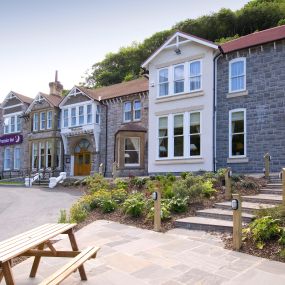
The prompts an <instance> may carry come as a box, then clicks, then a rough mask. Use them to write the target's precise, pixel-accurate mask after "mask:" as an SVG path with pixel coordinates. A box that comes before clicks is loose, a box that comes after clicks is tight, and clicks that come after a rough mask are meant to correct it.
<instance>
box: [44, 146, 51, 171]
mask: <svg viewBox="0 0 285 285" xmlns="http://www.w3.org/2000/svg"><path fill="white" fill-rule="evenodd" d="M49 146H50V157H51V162H50V164H51V166H50V167H49V166H48V157H49V154H48V150H49ZM45 167H46V168H48V169H50V168H51V167H52V143H51V142H50V141H46V145H45Z"/></svg>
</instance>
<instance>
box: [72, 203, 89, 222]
mask: <svg viewBox="0 0 285 285" xmlns="http://www.w3.org/2000/svg"><path fill="white" fill-rule="evenodd" d="M87 214H88V212H87V210H86V208H85V207H84V205H83V204H82V203H80V202H79V201H78V202H76V203H75V204H73V205H72V207H71V208H70V222H71V223H80V222H83V221H84V220H85V219H86V217H87Z"/></svg>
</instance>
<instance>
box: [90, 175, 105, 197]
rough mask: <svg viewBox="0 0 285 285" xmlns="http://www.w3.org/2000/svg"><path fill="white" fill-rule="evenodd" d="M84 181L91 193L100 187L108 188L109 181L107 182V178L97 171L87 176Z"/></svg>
mask: <svg viewBox="0 0 285 285" xmlns="http://www.w3.org/2000/svg"><path fill="white" fill-rule="evenodd" d="M86 183H87V185H88V189H89V191H90V192H91V193H94V192H96V191H99V190H101V189H108V187H109V183H108V182H107V180H106V179H105V178H104V177H103V176H102V175H100V174H98V173H95V174H94V175H93V176H89V177H87V178H86Z"/></svg>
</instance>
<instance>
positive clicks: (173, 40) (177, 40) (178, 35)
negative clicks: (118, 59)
mask: <svg viewBox="0 0 285 285" xmlns="http://www.w3.org/2000/svg"><path fill="white" fill-rule="evenodd" d="M188 42H196V43H199V44H201V45H204V46H207V47H210V48H213V49H218V46H217V45H216V44H214V43H213V42H211V41H208V40H205V39H202V38H200V37H197V36H194V35H190V34H187V33H184V32H180V31H177V32H175V33H174V34H173V35H172V36H171V37H169V38H168V39H167V40H166V41H165V42H164V44H163V45H162V46H161V47H159V48H158V49H157V50H156V51H155V52H154V53H153V54H152V55H151V56H150V57H149V58H148V59H147V60H146V61H145V62H144V63H143V64H142V67H143V68H146V67H147V65H148V64H149V63H150V62H151V61H152V60H153V59H154V58H155V57H156V56H157V55H158V54H159V53H160V52H161V51H162V50H164V49H166V48H170V47H174V48H175V47H176V48H178V47H179V45H183V44H186V43H188Z"/></svg>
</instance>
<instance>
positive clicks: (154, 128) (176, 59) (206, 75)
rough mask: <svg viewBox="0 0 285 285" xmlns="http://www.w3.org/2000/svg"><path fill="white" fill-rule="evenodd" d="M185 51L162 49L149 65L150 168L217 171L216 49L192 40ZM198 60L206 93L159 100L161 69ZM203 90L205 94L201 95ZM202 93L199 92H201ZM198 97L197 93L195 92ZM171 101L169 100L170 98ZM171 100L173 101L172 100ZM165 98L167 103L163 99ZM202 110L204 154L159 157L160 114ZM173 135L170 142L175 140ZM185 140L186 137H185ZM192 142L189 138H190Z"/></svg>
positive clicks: (202, 152) (152, 169) (157, 170)
mask: <svg viewBox="0 0 285 285" xmlns="http://www.w3.org/2000/svg"><path fill="white" fill-rule="evenodd" d="M179 48H180V50H181V54H180V55H177V54H176V53H175V52H174V49H173V48H168V49H164V50H163V51H161V52H160V53H159V54H158V55H157V56H156V57H155V58H154V59H153V60H152V61H151V62H150V63H149V65H148V69H149V84H150V87H149V139H148V147H149V150H148V155H149V157H148V171H149V173H156V172H184V171H198V170H200V169H203V170H208V171H210V170H213V96H214V95H213V83H214V80H213V58H214V53H215V52H216V50H215V49H213V48H210V47H207V46H204V45H201V44H198V43H194V42H188V43H187V44H184V45H181V46H180V47H179ZM194 59H201V60H202V92H200V93H199V94H200V96H197V97H191V95H190V93H185V94H182V95H173V96H169V97H163V98H165V99H163V100H159V99H157V94H158V72H157V69H158V68H162V67H164V66H165V67H167V66H171V65H173V64H177V63H182V62H186V61H190V60H194ZM201 93H202V94H203V95H201ZM196 95H198V92H197V94H196ZM192 96H195V93H192ZM166 98H168V99H169V101H167V99H166ZM170 100H171V101H170ZM159 101H164V102H159ZM191 109H194V110H200V111H201V131H202V134H201V157H199V158H194V157H192V158H182V159H181V158H179V159H178V158H167V159H165V158H163V159H161V158H160V159H159V158H158V114H163V115H164V114H172V113H177V112H179V110H180V111H181V110H186V111H187V112H188V110H189V111H191ZM172 140H173V139H172V137H170V138H169V140H168V142H169V144H171V143H172ZM184 141H185V140H184ZM187 142H188V141H187Z"/></svg>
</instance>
